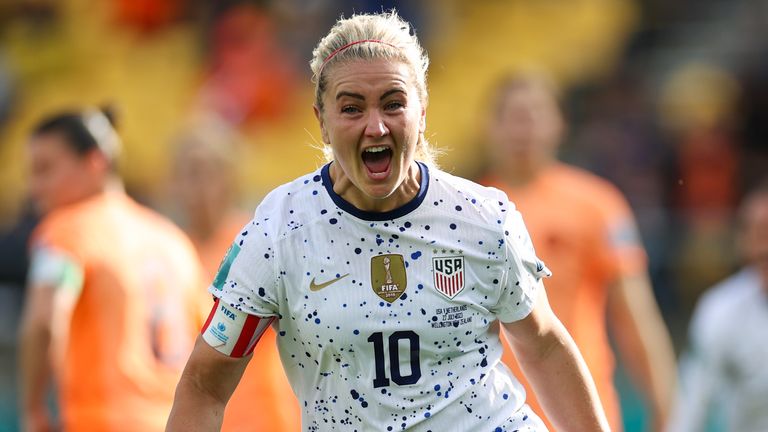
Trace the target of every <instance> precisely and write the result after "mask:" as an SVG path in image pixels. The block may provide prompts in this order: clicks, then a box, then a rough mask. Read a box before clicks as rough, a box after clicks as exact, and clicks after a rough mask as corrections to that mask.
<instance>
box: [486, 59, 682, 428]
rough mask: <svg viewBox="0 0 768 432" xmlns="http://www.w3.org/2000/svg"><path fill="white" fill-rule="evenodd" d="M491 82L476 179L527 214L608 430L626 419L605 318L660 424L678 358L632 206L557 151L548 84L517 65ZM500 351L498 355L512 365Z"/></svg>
mask: <svg viewBox="0 0 768 432" xmlns="http://www.w3.org/2000/svg"><path fill="white" fill-rule="evenodd" d="M495 90H496V91H495V92H494V93H493V95H494V96H493V97H494V98H495V101H494V102H495V103H494V104H492V107H493V109H495V111H494V112H493V113H492V114H491V115H490V116H489V129H488V132H489V133H488V145H489V151H490V154H489V156H490V161H491V166H490V170H489V172H488V173H487V175H486V176H485V178H484V179H483V181H482V182H484V183H485V184H487V185H491V186H495V187H498V188H500V189H502V190H504V191H505V192H507V194H508V195H509V198H510V201H512V202H513V203H515V205H516V206H517V208H518V209H519V210H520V212H521V213H522V214H523V215H524V216H525V218H526V219H525V220H526V224H527V226H528V230H529V231H530V233H531V238H532V239H533V241H534V243H535V244H536V252H537V253H538V256H540V257H541V259H542V260H544V261H545V262H546V263H547V264H548V266H549V267H550V268H551V269H552V272H553V274H554V276H553V277H552V278H551V281H549V283H548V285H547V293H548V295H549V298H550V302H551V303H552V308H553V309H554V311H555V313H556V314H557V316H558V317H559V318H560V320H561V321H562V322H563V323H564V324H565V326H566V328H568V331H569V332H570V333H571V335H573V338H574V340H575V341H576V343H577V345H578V346H579V349H580V350H581V352H582V354H583V355H584V359H585V360H586V362H587V365H588V366H589V369H590V371H591V372H592V376H593V377H594V379H595V383H596V384H597V389H598V393H599V395H600V399H601V401H602V403H603V406H604V408H605V411H606V414H607V415H608V419H609V422H610V424H611V429H612V430H613V431H620V430H622V429H623V427H622V423H621V413H620V407H619V401H618V397H617V394H616V390H615V389H614V387H613V373H614V363H615V360H614V355H613V352H612V351H611V347H610V345H609V340H608V332H607V328H606V327H609V328H610V329H611V333H612V334H613V335H614V336H615V338H616V342H617V346H618V348H619V351H620V352H621V354H622V356H621V357H622V360H623V362H624V363H625V364H626V366H627V368H628V370H629V372H630V374H631V375H632V377H633V378H634V381H635V383H636V384H637V385H638V387H639V389H640V390H641V392H642V394H643V396H644V397H645V401H646V403H647V406H648V408H649V411H650V416H651V423H652V428H653V430H656V431H659V430H662V428H663V425H664V423H665V422H666V419H667V417H668V414H669V410H670V406H671V404H672V400H673V398H674V397H673V395H674V387H675V363H674V361H675V359H674V353H673V350H672V344H671V341H670V338H669V335H668V333H667V330H666V327H665V326H664V322H663V320H662V318H661V314H660V313H659V310H658V307H657V305H656V302H655V299H654V297H653V291H652V288H651V285H650V281H649V277H648V275H647V270H646V256H645V252H644V250H643V247H642V245H641V242H640V239H639V238H638V233H637V230H636V227H635V222H634V218H633V216H632V214H631V211H630V209H629V205H628V204H627V202H626V201H625V199H624V197H623V196H622V195H621V193H620V192H619V191H618V190H617V189H616V188H615V187H614V186H613V185H611V184H609V183H608V182H607V181H604V180H602V179H600V178H598V177H597V176H595V175H593V174H590V173H588V172H586V171H583V170H580V169H578V168H575V167H571V166H568V165H565V164H562V163H559V162H558V161H557V160H556V153H557V147H558V145H559V142H560V139H561V138H562V134H563V131H564V124H563V119H562V116H561V113H560V109H559V106H558V101H557V97H556V92H555V89H554V86H553V85H551V83H549V82H548V81H546V79H545V78H543V77H542V76H538V75H534V74H530V75H526V74H520V75H514V76H510V77H507V78H506V79H504V80H503V81H501V82H500V84H499V85H498V87H496V89H495ZM618 144H619V143H617V145H618ZM505 350H506V351H505V355H504V362H505V363H507V364H508V365H515V364H516V362H515V360H514V356H513V354H512V352H511V351H510V350H509V348H508V347H505ZM518 372H519V369H516V375H517V376H522V374H518ZM526 387H527V388H528V389H529V390H528V392H529V399H528V400H529V401H530V404H531V405H532V406H533V407H534V409H535V410H536V411H537V412H539V413H542V412H543V411H542V410H541V407H540V406H539V405H538V402H537V400H536V397H535V395H534V394H533V392H531V391H530V386H528V385H527V383H526ZM545 420H546V419H545ZM550 427H551V426H550Z"/></svg>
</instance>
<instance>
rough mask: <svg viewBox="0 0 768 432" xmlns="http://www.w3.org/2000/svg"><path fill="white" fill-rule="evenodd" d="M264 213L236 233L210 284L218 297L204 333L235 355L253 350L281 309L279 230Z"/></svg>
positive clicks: (215, 345)
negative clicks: (276, 239)
mask: <svg viewBox="0 0 768 432" xmlns="http://www.w3.org/2000/svg"><path fill="white" fill-rule="evenodd" d="M260 213H261V212H260V211H259V210H257V211H256V216H255V217H254V219H253V220H251V221H250V222H249V223H248V224H246V225H245V227H243V229H242V230H241V231H240V234H238V235H237V237H236V238H235V241H234V242H233V243H232V245H231V246H230V248H229V250H228V251H227V253H226V254H225V255H224V259H223V260H222V261H221V264H220V265H219V270H218V272H217V273H216V276H215V277H214V279H213V282H212V283H211V286H210V287H209V288H208V291H209V292H210V293H211V294H213V296H214V297H215V299H216V300H215V301H214V304H213V308H212V309H211V312H210V314H209V316H208V319H207V320H206V322H205V324H204V325H203V328H202V329H201V331H200V333H201V334H202V337H203V340H205V341H206V342H207V343H208V344H209V345H210V346H211V347H213V348H214V349H216V350H217V351H219V352H221V353H222V354H225V355H227V356H230V357H244V356H247V355H250V354H251V353H252V352H253V350H254V348H255V347H256V344H257V343H258V341H259V339H260V338H261V336H262V335H263V334H264V332H265V331H266V330H267V328H269V326H270V325H271V323H272V322H273V321H274V320H275V318H276V317H277V315H278V298H279V295H278V288H279V283H278V280H279V279H278V277H277V272H276V270H275V260H276V257H275V248H274V246H273V237H274V233H273V232H271V231H270V228H269V226H270V224H268V221H269V219H268V218H264V217H260Z"/></svg>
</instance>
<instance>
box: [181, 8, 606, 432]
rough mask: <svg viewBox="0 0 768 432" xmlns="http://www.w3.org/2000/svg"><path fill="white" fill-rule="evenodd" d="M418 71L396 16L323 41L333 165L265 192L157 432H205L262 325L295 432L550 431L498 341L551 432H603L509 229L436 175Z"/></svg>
mask: <svg viewBox="0 0 768 432" xmlns="http://www.w3.org/2000/svg"><path fill="white" fill-rule="evenodd" d="M427 64H428V59H427V56H426V55H425V53H424V52H423V50H422V48H421V46H420V45H419V42H418V40H417V39H416V37H415V36H414V35H413V34H412V32H411V31H410V26H409V25H408V24H407V23H406V22H404V21H403V20H402V19H400V18H399V17H398V16H397V15H396V14H395V13H394V12H393V13H382V14H375V15H356V16H353V17H352V18H349V19H342V20H339V21H338V22H337V23H336V25H335V26H334V27H333V28H332V29H331V31H330V33H329V34H328V35H327V36H326V37H324V38H323V39H322V40H321V41H320V43H319V44H318V46H317V48H316V49H315V51H314V58H313V59H312V61H311V67H312V71H313V73H314V82H315V84H316V100H315V105H314V110H315V115H316V116H317V119H318V121H319V124H320V130H321V132H322V138H323V141H324V142H325V143H326V144H327V147H328V150H329V154H330V155H331V157H330V159H331V162H329V163H328V164H327V165H325V166H323V167H322V168H320V169H319V170H318V171H316V172H313V173H310V174H307V175H305V176H302V177H300V178H298V179H296V180H294V181H293V182H291V183H288V184H286V185H283V186H280V187H278V188H277V189H275V190H274V191H272V192H271V193H270V194H269V195H268V196H267V197H266V198H265V199H264V201H263V202H262V203H261V204H260V205H259V207H258V209H257V210H256V214H255V216H254V219H253V220H252V221H251V222H250V223H249V224H248V225H246V226H245V227H244V228H243V230H242V232H241V233H240V235H239V236H238V237H237V238H236V239H235V242H234V243H233V244H232V247H231V248H230V250H229V252H228V253H227V255H226V257H225V259H224V260H223V262H222V265H221V268H220V269H219V273H218V275H217V277H216V278H215V279H214V281H213V284H212V286H211V287H210V291H211V293H212V294H213V295H214V296H215V297H217V298H218V300H217V301H216V303H215V306H214V309H213V310H212V311H211V314H210V316H209V318H208V321H207V323H206V324H205V326H204V328H203V330H202V337H201V338H200V339H199V340H198V342H197V344H196V346H195V349H194V351H193V353H192V355H191V357H190V359H189V361H188V363H187V366H186V369H185V372H184V374H183V376H182V379H181V381H180V382H179V385H178V387H177V390H176V399H175V402H174V408H173V411H172V412H171V417H170V419H169V424H168V430H171V431H192V430H194V431H213V430H217V429H218V427H219V425H220V422H221V415H222V412H223V410H224V407H225V405H226V403H227V399H228V398H229V395H230V394H231V393H232V391H233V389H234V388H235V386H236V385H237V382H238V379H239V377H240V374H241V373H242V371H243V369H244V367H245V365H246V364H247V362H248V354H249V352H250V351H251V350H252V349H253V346H254V345H255V344H256V343H257V342H258V339H259V336H260V335H261V333H262V332H263V331H264V329H265V328H266V327H268V326H269V325H274V326H275V327H276V330H277V331H278V338H277V339H278V347H279V350H280V354H281V358H282V361H283V365H284V367H285V369H286V373H287V375H288V377H289V380H290V381H291V384H292V387H293V389H294V392H295V393H296V395H297V397H298V399H299V403H300V405H301V408H302V429H303V430H305V431H321V430H322V431H334V430H343V431H352V430H357V431H371V430H376V431H385V430H386V431H392V430H406V429H407V430H415V431H427V430H450V431H481V430H487V431H513V430H521V431H522V430H529V431H543V430H546V429H545V427H544V426H543V424H542V422H541V421H540V420H539V418H538V417H537V416H536V415H535V414H533V413H532V411H531V410H530V409H529V408H528V407H527V406H526V405H525V403H524V399H525V394H524V391H523V390H522V387H521V386H520V384H519V383H518V382H517V380H516V379H515V378H514V376H513V375H512V374H511V373H510V372H509V370H508V369H507V367H506V366H505V365H504V364H503V363H501V361H500V358H501V353H502V348H501V343H500V340H499V333H500V331H501V329H502V328H503V329H504V330H505V331H506V333H507V334H508V336H509V338H510V341H511V345H512V347H513V349H514V350H515V353H516V354H517V356H518V360H519V362H520V363H521V365H522V367H523V370H524V371H525V373H526V374H527V375H528V376H529V378H530V380H531V381H532V382H533V385H534V388H535V389H536V391H537V393H539V395H540V398H541V399H542V401H543V405H544V408H545V409H546V410H547V414H548V415H549V416H550V418H552V420H553V422H554V423H555V425H556V427H557V428H558V430H563V431H568V430H573V431H575V430H579V431H601V430H607V426H606V424H607V423H606V420H605V416H604V414H603V411H602V408H601V407H600V403H599V401H598V398H597V396H596V391H595V388H594V384H593V382H592V379H591V377H590V376H589V372H588V371H587V369H586V366H585V365H584V362H583V360H582V358H581V356H580V354H579V353H578V350H577V348H576V346H575V345H574V343H573V340H572V339H571V338H570V336H569V335H568V333H567V332H566V330H565V329H564V327H563V326H562V324H560V322H559V321H558V320H557V318H556V317H555V316H554V315H553V313H552V311H551V309H550V307H549V305H548V303H547V298H546V294H545V292H544V289H543V286H542V284H541V281H540V279H541V278H542V277H544V276H546V275H548V274H549V270H547V268H546V267H545V266H544V264H543V263H542V262H541V261H539V260H538V259H537V258H536V256H535V253H534V250H533V247H532V245H531V242H530V239H529V237H528V234H527V232H526V230H525V226H524V225H523V221H522V218H521V216H520V214H519V213H518V212H517V211H516V210H515V209H514V206H513V205H512V204H510V203H509V200H508V199H507V197H506V195H504V194H503V193H501V192H499V191H498V190H495V189H490V188H485V187H482V186H479V185H477V184H474V183H472V182H470V181H468V180H464V179H461V178H458V177H454V176H451V175H449V174H447V173H445V172H442V171H440V170H438V169H437V168H436V167H435V165H434V163H433V161H432V159H433V158H432V152H431V150H430V147H429V144H428V143H427V141H426V140H425V138H424V130H425V127H426V105H427V90H426V72H427ZM257 412H258V411H257V410H254V413H257ZM254 415H258V414H254Z"/></svg>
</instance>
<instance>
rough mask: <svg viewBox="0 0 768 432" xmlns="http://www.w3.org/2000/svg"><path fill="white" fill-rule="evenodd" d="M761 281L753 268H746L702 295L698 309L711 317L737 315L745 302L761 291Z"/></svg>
mask: <svg viewBox="0 0 768 432" xmlns="http://www.w3.org/2000/svg"><path fill="white" fill-rule="evenodd" d="M759 287H760V279H759V276H758V275H757V273H756V272H755V271H754V270H753V269H751V268H745V269H742V270H741V271H739V272H738V273H736V274H733V275H731V276H729V277H728V278H726V279H725V280H723V281H721V282H719V283H718V284H716V285H714V286H713V287H712V288H710V289H709V290H707V291H706V292H705V293H704V294H702V296H701V298H700V299H699V301H698V303H697V306H696V309H697V311H701V312H702V313H705V314H708V315H711V314H718V313H725V314H730V313H736V312H737V311H738V310H739V309H740V308H741V306H742V305H743V304H744V302H749V301H751V300H750V299H751V298H752V296H753V295H754V294H755V291H759Z"/></svg>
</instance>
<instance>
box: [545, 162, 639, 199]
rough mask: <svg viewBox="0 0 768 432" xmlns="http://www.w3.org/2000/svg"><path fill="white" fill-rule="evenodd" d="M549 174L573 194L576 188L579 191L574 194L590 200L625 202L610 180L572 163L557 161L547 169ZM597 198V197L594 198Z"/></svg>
mask: <svg viewBox="0 0 768 432" xmlns="http://www.w3.org/2000/svg"><path fill="white" fill-rule="evenodd" d="M549 173H550V176H552V177H553V178H554V179H556V180H557V182H558V184H560V185H562V186H563V187H564V188H567V189H568V190H569V191H570V194H573V191H575V190H578V191H579V192H580V193H579V194H578V195H576V196H579V197H585V198H587V197H588V198H589V200H590V201H592V202H595V201H598V202H599V201H608V202H615V201H619V202H625V198H624V195H623V194H622V193H621V191H620V190H619V188H618V187H616V186H615V185H614V184H613V183H611V182H610V181H608V180H606V179H604V178H602V177H600V176H599V175H597V174H595V173H592V172H590V171H587V170H586V169H584V168H580V167H577V166H574V165H568V164H564V163H557V164H555V165H554V166H553V167H551V169H550V170H549ZM595 198H597V199H595Z"/></svg>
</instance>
